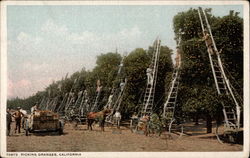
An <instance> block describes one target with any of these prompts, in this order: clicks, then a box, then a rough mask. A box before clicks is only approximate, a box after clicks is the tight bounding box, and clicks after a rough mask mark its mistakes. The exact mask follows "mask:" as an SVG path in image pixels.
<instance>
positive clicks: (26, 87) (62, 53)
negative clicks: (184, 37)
mask: <svg viewBox="0 0 250 158" xmlns="http://www.w3.org/2000/svg"><path fill="white" fill-rule="evenodd" d="M191 7H192V8H197V6H187V5H183V6H182V5H178V6H173V5H172V6H171V5H162V6H160V5H157V6H154V5H153V6H152V5H151V6H146V5H145V6H142V5H140V6H135V5H134V6H126V5H123V6H109V5H105V6H102V5H96V6H87V5H85V6H84V5H82V6H73V5H72V6H60V5H58V6H57V5H53V6H49V5H47V6H46V5H44V6H35V5H29V6H24V5H22V6H15V5H13V6H8V7H7V40H8V46H7V58H8V59H7V71H8V90H7V97H8V99H11V98H15V97H17V96H18V97H19V98H25V97H28V96H31V95H33V94H35V93H36V92H37V91H41V90H43V89H44V88H46V87H47V86H48V85H49V84H50V83H52V81H53V80H54V81H56V80H60V79H61V78H62V77H63V76H65V75H66V74H67V73H69V75H70V74H72V73H74V72H76V71H79V70H81V69H82V68H83V67H84V68H86V69H87V70H91V69H92V68H94V66H95V62H96V56H98V55H100V54H101V53H107V52H115V50H116V48H117V50H118V52H119V53H121V54H122V53H124V52H131V51H132V50H134V49H135V48H144V49H147V48H148V46H150V45H152V43H153V42H154V40H155V39H156V37H157V36H159V37H160V39H161V41H162V42H161V43H162V45H167V46H168V47H170V48H171V49H173V50H175V47H176V42H175V41H174V32H173V17H174V16H175V15H176V14H177V13H178V12H182V11H187V10H188V9H189V8H191ZM204 7H207V8H212V14H213V15H215V16H225V15H228V14H229V11H230V10H235V11H237V12H240V16H241V17H242V16H243V6H242V5H221V6H218V5H213V6H204Z"/></svg>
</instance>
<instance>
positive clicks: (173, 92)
mask: <svg viewBox="0 0 250 158" xmlns="http://www.w3.org/2000/svg"><path fill="white" fill-rule="evenodd" d="M180 42H181V34H180V33H179V39H178V41H177V60H178V61H176V62H178V63H175V67H174V71H173V74H172V81H171V83H170V87H169V89H168V93H167V99H166V102H165V104H164V108H163V114H162V118H163V119H164V120H165V123H166V127H168V131H169V133H171V128H172V125H173V123H174V122H175V121H176V114H175V110H176V101H177V95H178V88H179V83H180V74H181V72H180V67H181V56H180V52H179V51H180ZM182 133H183V126H181V135H182ZM181 135H180V136H181Z"/></svg>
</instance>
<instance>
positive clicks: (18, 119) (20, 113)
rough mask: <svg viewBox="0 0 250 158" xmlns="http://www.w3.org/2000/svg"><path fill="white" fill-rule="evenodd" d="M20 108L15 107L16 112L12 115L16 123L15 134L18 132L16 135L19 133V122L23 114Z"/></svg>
mask: <svg viewBox="0 0 250 158" xmlns="http://www.w3.org/2000/svg"><path fill="white" fill-rule="evenodd" d="M20 109H21V108H20V107H17V111H16V112H15V113H14V114H13V117H14V118H15V121H16V128H15V133H16V131H17V130H18V133H21V130H20V128H21V120H22V117H23V116H24V114H23V113H22V112H21V111H20Z"/></svg>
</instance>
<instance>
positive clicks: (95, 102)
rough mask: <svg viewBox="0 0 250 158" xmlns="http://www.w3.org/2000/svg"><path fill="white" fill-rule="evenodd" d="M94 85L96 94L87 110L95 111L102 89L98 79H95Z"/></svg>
mask: <svg viewBox="0 0 250 158" xmlns="http://www.w3.org/2000/svg"><path fill="white" fill-rule="evenodd" d="M96 87H97V89H96V95H95V98H94V100H93V103H92V104H91V105H92V106H91V107H90V109H89V112H97V111H98V108H99V98H100V95H101V91H102V86H101V81H100V80H97V83H96Z"/></svg>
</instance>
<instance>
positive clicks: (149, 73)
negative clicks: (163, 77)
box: [146, 65, 153, 86]
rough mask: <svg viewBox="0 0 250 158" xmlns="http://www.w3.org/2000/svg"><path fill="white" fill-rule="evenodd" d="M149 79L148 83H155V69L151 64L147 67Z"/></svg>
mask: <svg viewBox="0 0 250 158" xmlns="http://www.w3.org/2000/svg"><path fill="white" fill-rule="evenodd" d="M146 72H147V80H148V84H150V85H151V86H152V85H153V70H152V65H150V66H149V67H148V68H147V71H146Z"/></svg>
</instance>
